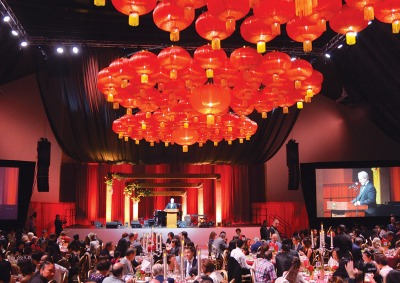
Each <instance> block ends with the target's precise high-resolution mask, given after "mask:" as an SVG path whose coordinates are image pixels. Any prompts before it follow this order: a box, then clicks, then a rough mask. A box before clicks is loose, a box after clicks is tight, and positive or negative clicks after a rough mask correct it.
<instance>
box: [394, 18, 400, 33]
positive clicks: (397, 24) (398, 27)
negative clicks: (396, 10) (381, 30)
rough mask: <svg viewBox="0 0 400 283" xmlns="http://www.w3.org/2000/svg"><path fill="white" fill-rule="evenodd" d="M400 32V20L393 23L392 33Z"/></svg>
mask: <svg viewBox="0 0 400 283" xmlns="http://www.w3.org/2000/svg"><path fill="white" fill-rule="evenodd" d="M399 31H400V20H396V21H393V23H392V33H399Z"/></svg>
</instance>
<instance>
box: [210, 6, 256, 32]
mask: <svg viewBox="0 0 400 283" xmlns="http://www.w3.org/2000/svg"><path fill="white" fill-rule="evenodd" d="M207 8H208V11H209V12H210V13H211V14H212V15H214V16H216V17H218V18H220V19H221V20H223V21H225V22H226V29H227V30H235V24H236V21H237V20H239V19H241V18H243V17H244V16H246V15H247V14H248V13H249V11H250V2H249V0H235V1H231V0H220V1H208V2H207Z"/></svg>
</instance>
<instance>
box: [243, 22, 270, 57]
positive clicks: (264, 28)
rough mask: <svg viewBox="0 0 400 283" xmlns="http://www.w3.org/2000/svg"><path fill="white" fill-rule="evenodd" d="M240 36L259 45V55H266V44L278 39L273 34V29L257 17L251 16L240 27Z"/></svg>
mask: <svg viewBox="0 0 400 283" xmlns="http://www.w3.org/2000/svg"><path fill="white" fill-rule="evenodd" d="M240 34H241V35H242V37H243V38H244V40H246V41H248V42H250V43H254V44H257V52H258V53H264V52H265V51H266V47H265V44H266V42H269V41H271V40H272V39H274V38H275V37H276V34H273V33H272V30H271V27H270V26H269V25H267V24H265V23H264V22H263V21H262V20H260V19H259V18H258V17H255V16H250V17H248V18H247V19H245V20H244V21H243V23H242V24H241V26H240Z"/></svg>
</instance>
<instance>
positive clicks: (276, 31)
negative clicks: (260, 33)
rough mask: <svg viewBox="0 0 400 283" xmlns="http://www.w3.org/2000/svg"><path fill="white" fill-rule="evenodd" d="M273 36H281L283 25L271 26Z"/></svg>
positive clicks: (275, 24)
mask: <svg viewBox="0 0 400 283" xmlns="http://www.w3.org/2000/svg"><path fill="white" fill-rule="evenodd" d="M271 34H272V35H280V34H281V25H280V24H279V23H273V24H272V25H271Z"/></svg>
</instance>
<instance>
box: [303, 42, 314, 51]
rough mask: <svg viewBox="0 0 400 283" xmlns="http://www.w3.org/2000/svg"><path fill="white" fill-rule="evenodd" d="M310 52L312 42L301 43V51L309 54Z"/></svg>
mask: <svg viewBox="0 0 400 283" xmlns="http://www.w3.org/2000/svg"><path fill="white" fill-rule="evenodd" d="M311 50H312V41H311V40H306V41H304V42H303V51H304V52H310V51H311Z"/></svg>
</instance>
